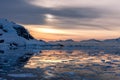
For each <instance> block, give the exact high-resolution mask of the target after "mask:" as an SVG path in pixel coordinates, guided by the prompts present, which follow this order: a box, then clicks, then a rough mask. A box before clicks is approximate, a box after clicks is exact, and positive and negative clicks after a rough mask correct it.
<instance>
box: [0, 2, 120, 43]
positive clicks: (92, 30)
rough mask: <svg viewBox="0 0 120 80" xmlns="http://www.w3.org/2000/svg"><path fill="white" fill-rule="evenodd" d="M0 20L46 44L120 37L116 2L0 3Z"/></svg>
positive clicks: (117, 3)
mask: <svg viewBox="0 0 120 80" xmlns="http://www.w3.org/2000/svg"><path fill="white" fill-rule="evenodd" d="M0 18H6V19H8V20H10V21H14V22H16V23H18V24H21V25H23V26H24V27H25V28H27V29H28V30H29V31H30V33H31V34H32V35H33V36H34V37H35V38H36V39H43V40H46V41H52V40H65V39H73V40H76V41H80V40H85V39H93V38H94V39H100V40H103V39H109V38H110V39H111V38H117V37H120V33H119V32H120V22H119V21H120V0H0Z"/></svg>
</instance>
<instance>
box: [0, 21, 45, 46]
mask: <svg viewBox="0 0 120 80" xmlns="http://www.w3.org/2000/svg"><path fill="white" fill-rule="evenodd" d="M30 44H42V45H43V44H45V42H44V41H38V40H36V39H34V38H33V37H32V36H31V35H30V33H29V32H28V30H27V29H25V28H24V27H23V26H21V25H18V24H16V23H14V22H11V21H8V20H7V19H0V45H1V46H2V47H3V46H6V45H7V46H10V47H14V46H15V47H16V46H25V45H30Z"/></svg>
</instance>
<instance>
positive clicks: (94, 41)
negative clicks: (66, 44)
mask: <svg viewBox="0 0 120 80" xmlns="http://www.w3.org/2000/svg"><path fill="white" fill-rule="evenodd" d="M80 42H84V43H99V42H101V41H99V40H96V39H89V40H83V41H80Z"/></svg>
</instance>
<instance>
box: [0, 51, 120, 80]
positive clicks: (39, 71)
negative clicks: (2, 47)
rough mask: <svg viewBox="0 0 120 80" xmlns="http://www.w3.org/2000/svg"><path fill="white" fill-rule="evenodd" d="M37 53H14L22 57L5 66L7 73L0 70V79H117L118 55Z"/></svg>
mask: <svg viewBox="0 0 120 80" xmlns="http://www.w3.org/2000/svg"><path fill="white" fill-rule="evenodd" d="M38 51H39V50H36V51H34V52H33V53H34V54H33V53H30V52H32V51H29V50H27V51H25V50H21V51H20V50H19V52H18V51H16V52H15V51H13V53H14V52H15V53H14V54H16V53H21V54H23V55H22V56H18V58H15V59H16V60H15V59H14V60H13V59H11V58H10V60H11V62H10V64H11V63H12V62H13V63H12V64H11V66H12V67H11V68H10V67H9V68H8V67H7V68H8V69H10V70H8V71H6V69H5V70H4V69H3V68H1V69H0V70H1V73H0V77H1V78H0V80H2V79H7V80H13V79H14V80H23V79H25V80H120V56H119V55H113V54H103V53H104V52H103V51H99V55H98V54H96V53H94V55H90V54H89V53H88V52H87V51H86V52H85V51H81V50H41V51H39V52H38ZM9 52H10V51H9ZM13 53H11V54H13ZM26 53H27V54H26ZM7 54H8V53H7ZM9 54H10V53H9ZM0 56H1V55H0ZM23 56H24V57H23ZM25 56H26V57H25ZM10 60H9V61H10ZM7 66H8V65H7ZM4 68H5V67H4ZM2 69H3V72H2ZM5 71H6V72H5Z"/></svg>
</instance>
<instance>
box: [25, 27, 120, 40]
mask: <svg viewBox="0 0 120 80" xmlns="http://www.w3.org/2000/svg"><path fill="white" fill-rule="evenodd" d="M24 26H25V27H26V28H27V29H28V30H29V31H30V33H31V34H32V35H33V36H34V37H35V38H36V39H42V40H45V41H55V40H66V39H73V40H75V41H80V40H85V39H93V38H94V39H100V40H103V39H110V38H117V37H119V36H120V34H119V31H108V30H82V29H81V30H77V29H70V30H67V29H54V28H48V27H46V26H42V28H41V26H40V25H24ZM49 27H50V26H49Z"/></svg>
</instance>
